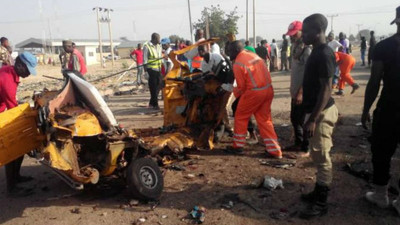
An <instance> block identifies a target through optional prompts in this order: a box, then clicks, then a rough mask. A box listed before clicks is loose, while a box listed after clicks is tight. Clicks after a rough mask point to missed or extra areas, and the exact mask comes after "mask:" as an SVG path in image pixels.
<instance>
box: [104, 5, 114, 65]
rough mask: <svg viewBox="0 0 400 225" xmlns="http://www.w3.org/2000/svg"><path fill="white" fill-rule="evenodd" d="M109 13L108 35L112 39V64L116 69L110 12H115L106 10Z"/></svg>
mask: <svg viewBox="0 0 400 225" xmlns="http://www.w3.org/2000/svg"><path fill="white" fill-rule="evenodd" d="M105 11H107V19H106V20H107V23H108V35H109V37H110V48H111V58H112V59H111V62H112V67H114V48H113V39H112V30H111V15H110V12H113V11H114V10H112V9H105Z"/></svg>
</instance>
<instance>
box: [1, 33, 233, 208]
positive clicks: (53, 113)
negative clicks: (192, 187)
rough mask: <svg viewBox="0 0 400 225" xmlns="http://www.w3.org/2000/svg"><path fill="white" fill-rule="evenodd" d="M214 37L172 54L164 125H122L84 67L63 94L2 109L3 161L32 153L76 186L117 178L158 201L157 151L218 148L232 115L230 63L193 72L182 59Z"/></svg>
mask: <svg viewBox="0 0 400 225" xmlns="http://www.w3.org/2000/svg"><path fill="white" fill-rule="evenodd" d="M210 41H215V40H208V41H204V42H202V43H199V44H196V45H193V46H190V47H188V48H185V49H183V50H180V51H174V52H171V53H170V55H169V57H170V58H171V60H172V61H173V64H174V65H173V69H172V70H171V72H170V73H168V74H167V76H166V77H165V87H164V88H163V95H164V126H163V127H162V128H161V129H135V130H125V129H122V128H120V127H119V125H118V123H117V121H116V119H115V117H114V115H113V113H112V112H111V110H110V108H109V107H108V106H107V104H106V102H105V101H104V99H103V98H102V96H101V95H100V93H99V92H98V90H97V89H96V88H95V87H94V86H93V85H92V84H91V83H90V82H88V81H86V80H84V79H82V78H81V77H80V75H79V74H78V73H77V72H74V71H65V72H64V74H63V75H64V77H65V82H64V86H63V87H62V88H61V90H60V91H48V90H44V91H42V92H35V93H34V95H33V100H34V106H30V105H29V104H27V103H26V104H22V105H20V106H18V107H16V108H13V109H11V110H8V111H5V112H3V113H0V166H3V165H5V164H7V163H9V162H11V161H12V160H15V159H16V158H18V157H20V156H22V155H24V154H26V153H30V155H31V156H32V155H33V156H34V157H36V158H37V159H38V160H39V161H40V162H41V163H42V164H43V165H45V166H48V167H49V168H51V169H52V170H53V171H54V172H55V173H56V174H57V175H59V177H60V178H61V179H62V180H64V181H65V182H66V183H67V184H68V185H70V186H71V187H73V188H75V189H78V190H80V189H83V188H84V185H85V184H96V183H98V181H99V178H101V177H102V176H109V175H117V176H119V177H121V178H125V180H126V184H127V188H128V191H129V192H130V193H131V194H132V195H134V196H135V197H136V198H138V199H144V200H157V199H159V197H160V195H161V193H162V190H163V183H164V181H163V176H162V173H161V171H160V168H159V167H158V165H157V163H156V162H155V161H154V160H153V159H152V156H156V155H159V154H169V153H172V154H179V153H182V152H183V151H184V150H185V149H188V148H202V149H212V148H213V147H214V144H213V143H214V136H215V135H214V131H215V130H216V129H217V127H219V126H220V124H221V121H222V118H223V117H224V116H225V115H226V110H225V106H226V103H227V101H228V99H229V97H230V95H231V93H230V92H227V91H224V90H223V89H222V88H221V84H223V83H232V82H233V74H232V71H231V70H230V65H224V66H221V67H220V68H218V69H217V70H216V73H215V74H203V73H201V72H197V73H191V72H190V70H189V67H188V66H187V64H186V63H184V62H180V61H178V60H177V59H176V56H177V55H180V54H183V53H185V52H187V51H190V50H192V49H193V48H195V47H197V46H198V45H200V44H208V43H209V42H210ZM32 150H33V151H32Z"/></svg>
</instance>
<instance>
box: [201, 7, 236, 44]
mask: <svg viewBox="0 0 400 225" xmlns="http://www.w3.org/2000/svg"><path fill="white" fill-rule="evenodd" d="M207 18H208V21H209V29H210V37H219V38H220V40H219V44H220V45H221V44H223V43H225V42H226V41H227V38H226V34H228V33H233V34H237V33H238V26H237V22H238V20H239V18H240V16H238V12H237V7H235V8H234V9H233V11H231V12H229V13H225V11H224V10H222V9H221V8H220V6H219V5H217V6H213V5H211V6H210V7H205V8H204V9H203V11H202V12H201V19H199V20H198V21H197V23H194V28H196V29H203V30H204V32H205V31H206V24H207V22H206V21H207Z"/></svg>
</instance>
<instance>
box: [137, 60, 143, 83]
mask: <svg viewBox="0 0 400 225" xmlns="http://www.w3.org/2000/svg"><path fill="white" fill-rule="evenodd" d="M138 66H139V67H138V68H137V79H136V82H137V84H143V82H142V74H143V71H144V69H143V66H142V65H138Z"/></svg>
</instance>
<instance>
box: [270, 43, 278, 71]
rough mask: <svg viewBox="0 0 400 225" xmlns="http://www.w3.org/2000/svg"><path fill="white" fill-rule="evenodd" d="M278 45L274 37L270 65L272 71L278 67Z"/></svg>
mask: <svg viewBox="0 0 400 225" xmlns="http://www.w3.org/2000/svg"><path fill="white" fill-rule="evenodd" d="M278 51H279V49H278V46H277V45H276V43H275V39H272V43H271V65H270V67H271V68H270V71H271V72H273V71H275V68H277V66H278V63H277V60H276V59H277V58H278Z"/></svg>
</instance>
